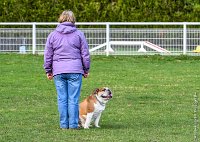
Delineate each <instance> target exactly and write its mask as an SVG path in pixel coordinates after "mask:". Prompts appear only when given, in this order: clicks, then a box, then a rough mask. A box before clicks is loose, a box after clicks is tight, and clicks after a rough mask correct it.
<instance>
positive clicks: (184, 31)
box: [183, 22, 187, 54]
mask: <svg viewBox="0 0 200 142" xmlns="http://www.w3.org/2000/svg"><path fill="white" fill-rule="evenodd" d="M186 52H187V26H186V23H185V22H184V23H183V54H186Z"/></svg>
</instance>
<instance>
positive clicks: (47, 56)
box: [43, 34, 53, 73]
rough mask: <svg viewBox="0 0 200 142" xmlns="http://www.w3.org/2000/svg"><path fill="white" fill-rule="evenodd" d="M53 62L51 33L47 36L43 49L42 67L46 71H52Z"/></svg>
mask: <svg viewBox="0 0 200 142" xmlns="http://www.w3.org/2000/svg"><path fill="white" fill-rule="evenodd" d="M52 63H53V46H52V34H50V35H49V36H48V37H47V41H46V45H45V50H44V65H43V67H44V69H45V72H46V73H52Z"/></svg>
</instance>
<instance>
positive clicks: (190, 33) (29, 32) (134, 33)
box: [0, 22, 200, 55]
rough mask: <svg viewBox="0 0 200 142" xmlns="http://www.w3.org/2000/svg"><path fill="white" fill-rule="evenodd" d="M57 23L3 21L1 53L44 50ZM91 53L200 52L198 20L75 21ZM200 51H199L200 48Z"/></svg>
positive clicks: (175, 53)
mask: <svg viewBox="0 0 200 142" xmlns="http://www.w3.org/2000/svg"><path fill="white" fill-rule="evenodd" d="M57 24H58V23H0V53H3V52H18V53H32V54H40V53H43V51H44V47H45V42H46V38H47V36H48V34H49V33H50V32H51V31H53V30H54V28H55V27H56V25H57ZM76 26H77V28H79V29H80V30H81V31H83V32H84V33H85V36H86V38H87V41H88V44H89V47H90V52H91V54H92V55H143V54H147V55H151V54H162V55H180V54H186V55H200V54H199V53H198V51H196V52H194V50H196V48H197V46H198V45H200V23H198V22H195V23H194V22H193V23H191V22H173V23H171V22H126V23H123V22H119V23H116V22H113V23H109V22H105V23H104V22H102V23H101V22H100V23H76ZM199 52H200V50H199Z"/></svg>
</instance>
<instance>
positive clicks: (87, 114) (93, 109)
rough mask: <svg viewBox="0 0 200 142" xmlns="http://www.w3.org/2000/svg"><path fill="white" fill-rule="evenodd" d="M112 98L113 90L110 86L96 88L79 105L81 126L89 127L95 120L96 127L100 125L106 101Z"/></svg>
mask: <svg viewBox="0 0 200 142" xmlns="http://www.w3.org/2000/svg"><path fill="white" fill-rule="evenodd" d="M111 98H112V92H111V90H110V89H109V88H108V87H103V88H98V89H95V90H94V92H93V93H92V94H91V95H90V96H88V97H87V98H86V99H84V100H83V101H82V102H81V103H80V105H79V126H80V127H83V128H85V129H89V127H90V124H91V122H94V126H95V127H100V126H99V120H100V117H101V114H102V112H103V111H104V110H105V107H106V103H107V102H108V101H109V100H110V99H111Z"/></svg>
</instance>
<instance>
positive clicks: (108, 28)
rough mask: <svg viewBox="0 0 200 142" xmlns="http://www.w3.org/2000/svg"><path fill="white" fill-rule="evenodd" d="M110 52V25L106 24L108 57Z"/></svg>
mask: <svg viewBox="0 0 200 142" xmlns="http://www.w3.org/2000/svg"><path fill="white" fill-rule="evenodd" d="M109 50H110V24H109V23H106V56H108V55H109Z"/></svg>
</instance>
